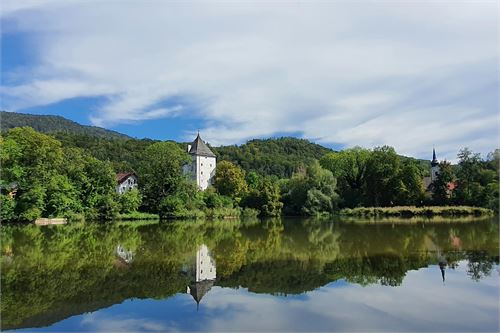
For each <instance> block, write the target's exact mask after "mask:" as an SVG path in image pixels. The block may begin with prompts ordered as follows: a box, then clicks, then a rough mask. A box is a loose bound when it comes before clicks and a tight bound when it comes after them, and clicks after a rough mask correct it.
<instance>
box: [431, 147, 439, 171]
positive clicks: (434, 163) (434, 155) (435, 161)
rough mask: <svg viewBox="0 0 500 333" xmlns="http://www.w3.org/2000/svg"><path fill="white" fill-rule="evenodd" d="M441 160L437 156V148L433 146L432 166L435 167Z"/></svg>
mask: <svg viewBox="0 0 500 333" xmlns="http://www.w3.org/2000/svg"><path fill="white" fill-rule="evenodd" d="M438 164H439V162H438V160H437V158H436V149H434V148H432V161H431V166H432V167H435V166H436V165H438Z"/></svg>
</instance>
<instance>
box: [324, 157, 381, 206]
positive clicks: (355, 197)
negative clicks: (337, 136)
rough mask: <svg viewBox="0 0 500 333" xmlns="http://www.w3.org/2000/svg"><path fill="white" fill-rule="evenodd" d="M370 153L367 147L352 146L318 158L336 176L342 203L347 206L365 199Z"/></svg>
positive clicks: (355, 204)
mask: <svg viewBox="0 0 500 333" xmlns="http://www.w3.org/2000/svg"><path fill="white" fill-rule="evenodd" d="M370 154H371V152H370V151H369V150H368V149H364V148H361V147H354V148H351V149H346V150H343V151H340V152H333V153H329V154H326V155H325V156H323V158H321V160H320V164H321V166H322V167H323V168H325V169H327V170H330V171H331V172H332V174H333V176H334V177H336V179H337V184H338V191H339V194H340V196H341V199H342V203H343V205H345V206H347V207H355V206H357V205H359V204H360V203H362V202H363V201H365V199H364V197H365V193H364V191H365V185H366V167H367V162H368V159H369V157H370Z"/></svg>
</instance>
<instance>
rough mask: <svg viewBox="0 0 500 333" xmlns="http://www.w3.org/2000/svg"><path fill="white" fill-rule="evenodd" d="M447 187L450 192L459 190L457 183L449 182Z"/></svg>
mask: <svg viewBox="0 0 500 333" xmlns="http://www.w3.org/2000/svg"><path fill="white" fill-rule="evenodd" d="M447 186H448V190H450V191H453V190H454V189H456V188H457V183H456V182H449V183H448V184H447Z"/></svg>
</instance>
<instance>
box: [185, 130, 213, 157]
mask: <svg viewBox="0 0 500 333" xmlns="http://www.w3.org/2000/svg"><path fill="white" fill-rule="evenodd" d="M189 154H191V155H201V156H208V157H215V154H214V153H213V152H212V151H211V150H210V148H208V146H207V145H206V144H205V142H203V140H202V139H201V137H200V133H198V135H197V136H196V139H194V141H193V143H192V144H191V149H189Z"/></svg>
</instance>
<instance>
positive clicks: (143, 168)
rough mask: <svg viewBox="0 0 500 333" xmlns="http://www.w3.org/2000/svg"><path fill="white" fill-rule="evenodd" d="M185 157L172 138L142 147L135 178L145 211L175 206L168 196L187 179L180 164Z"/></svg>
mask: <svg viewBox="0 0 500 333" xmlns="http://www.w3.org/2000/svg"><path fill="white" fill-rule="evenodd" d="M188 161H189V157H188V155H187V154H186V153H185V152H184V151H183V150H182V149H180V148H179V146H178V145H177V144H175V143H173V142H157V143H154V144H152V145H150V146H149V147H148V148H146V150H145V151H144V153H143V157H142V163H141V165H140V168H139V178H140V180H141V181H140V186H141V189H142V193H143V196H144V205H145V206H146V208H147V209H148V210H149V211H151V212H158V211H159V209H160V206H162V207H163V208H168V210H167V211H170V209H171V208H173V207H177V206H178V205H177V204H176V203H175V200H174V199H169V197H171V196H172V195H174V194H176V192H177V191H179V190H181V189H182V187H183V186H184V184H185V182H186V181H187V180H186V178H185V176H184V175H183V174H182V166H183V165H184V164H186V163H187V162H188ZM165 200H166V201H165ZM171 200H174V201H171ZM176 200H177V199H176Z"/></svg>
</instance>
